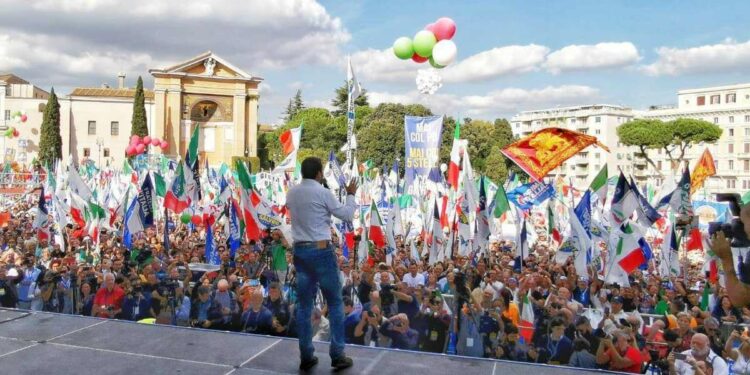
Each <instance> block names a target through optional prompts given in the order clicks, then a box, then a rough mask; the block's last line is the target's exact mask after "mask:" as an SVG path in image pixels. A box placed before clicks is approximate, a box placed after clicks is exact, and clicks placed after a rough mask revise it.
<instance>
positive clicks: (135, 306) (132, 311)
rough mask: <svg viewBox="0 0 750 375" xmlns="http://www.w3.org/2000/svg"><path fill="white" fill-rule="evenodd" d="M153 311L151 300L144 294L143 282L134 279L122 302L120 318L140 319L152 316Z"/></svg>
mask: <svg viewBox="0 0 750 375" xmlns="http://www.w3.org/2000/svg"><path fill="white" fill-rule="evenodd" d="M152 313H153V312H152V311H151V300H150V299H147V298H146V297H144V296H143V288H141V282H140V281H134V282H133V283H132V284H131V287H130V289H129V290H128V294H127V295H126V296H125V298H124V300H123V302H122V314H121V315H120V319H123V320H131V321H139V320H141V319H145V318H149V317H151V316H152Z"/></svg>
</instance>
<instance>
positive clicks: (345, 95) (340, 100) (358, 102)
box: [331, 80, 370, 116]
mask: <svg viewBox="0 0 750 375" xmlns="http://www.w3.org/2000/svg"><path fill="white" fill-rule="evenodd" d="M331 105H332V106H333V107H334V108H336V109H335V110H333V112H332V113H333V115H334V116H342V115H346V111H347V109H348V108H347V106H348V105H349V86H348V83H347V82H346V80H345V81H344V84H343V85H341V86H339V87H338V88H336V92H335V95H334V97H333V99H331ZM354 106H355V107H361V106H365V107H368V106H370V103H369V102H368V100H367V90H366V89H362V93H361V94H360V95H359V97H357V99H354Z"/></svg>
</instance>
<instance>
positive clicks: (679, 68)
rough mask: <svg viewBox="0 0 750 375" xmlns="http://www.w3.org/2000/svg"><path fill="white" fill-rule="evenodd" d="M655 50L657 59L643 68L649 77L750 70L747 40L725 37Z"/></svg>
mask: <svg viewBox="0 0 750 375" xmlns="http://www.w3.org/2000/svg"><path fill="white" fill-rule="evenodd" d="M656 53H657V54H658V55H659V58H658V59H657V60H656V62H654V63H653V64H649V65H645V66H643V67H642V70H643V71H644V72H645V73H646V74H648V75H651V76H661V75H672V76H676V75H681V74H693V73H713V72H748V71H750V69H749V68H748V67H750V41H747V42H744V43H738V42H737V41H735V40H732V39H727V40H725V41H723V42H721V43H719V44H710V45H704V46H698V47H691V48H671V47H661V48H659V49H657V51H656Z"/></svg>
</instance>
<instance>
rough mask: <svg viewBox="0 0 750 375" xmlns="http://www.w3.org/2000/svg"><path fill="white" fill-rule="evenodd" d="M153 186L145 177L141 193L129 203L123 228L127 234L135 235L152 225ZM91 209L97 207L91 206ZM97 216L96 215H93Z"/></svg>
mask: <svg viewBox="0 0 750 375" xmlns="http://www.w3.org/2000/svg"><path fill="white" fill-rule="evenodd" d="M152 192H153V186H152V184H151V178H150V177H149V176H148V175H146V179H145V180H143V184H142V185H141V191H140V192H139V193H138V195H137V196H136V197H135V198H134V199H133V202H132V203H130V207H128V211H127V213H126V214H125V227H126V229H127V230H128V233H130V234H135V233H139V232H143V230H144V229H145V228H147V227H149V226H152V225H154V208H153V196H152ZM91 206H92V207H98V206H96V205H91ZM96 211H100V212H104V210H102V209H101V207H99V210H92V212H96ZM95 215H96V216H98V215H97V214H95Z"/></svg>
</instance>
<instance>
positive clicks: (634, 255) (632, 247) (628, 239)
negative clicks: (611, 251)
mask: <svg viewBox="0 0 750 375" xmlns="http://www.w3.org/2000/svg"><path fill="white" fill-rule="evenodd" d="M616 254H617V259H619V260H618V261H617V264H619V265H620V267H621V268H622V269H623V271H625V273H627V274H630V273H631V272H633V271H634V270H635V269H636V268H638V267H640V265H641V264H643V263H644V262H646V256H645V255H644V254H643V249H642V248H641V246H640V244H639V243H638V241H636V240H635V235H634V233H633V229H632V228H630V224H626V225H624V227H623V235H621V236H620V239H619V240H618V241H617V253H616Z"/></svg>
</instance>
